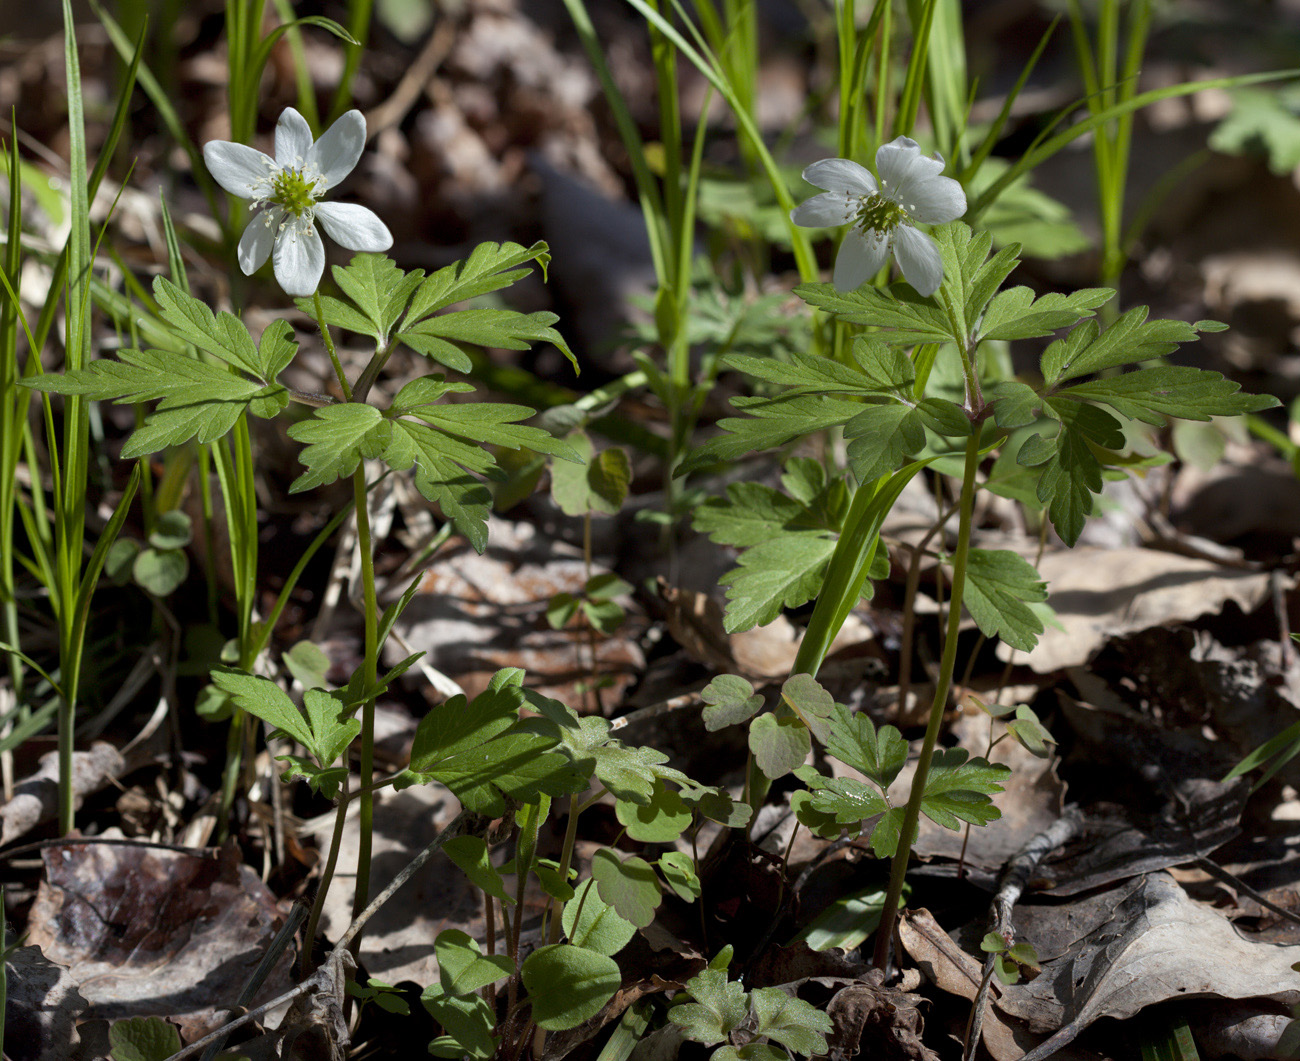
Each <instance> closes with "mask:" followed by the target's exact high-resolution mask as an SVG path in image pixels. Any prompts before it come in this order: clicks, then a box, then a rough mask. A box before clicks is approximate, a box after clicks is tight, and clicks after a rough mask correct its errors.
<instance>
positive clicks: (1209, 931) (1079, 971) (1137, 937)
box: [997, 873, 1300, 1061]
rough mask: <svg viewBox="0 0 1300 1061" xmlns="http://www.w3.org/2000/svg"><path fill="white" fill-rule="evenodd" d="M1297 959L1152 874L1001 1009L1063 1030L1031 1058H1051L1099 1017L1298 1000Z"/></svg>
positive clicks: (1009, 993) (1032, 1024) (1033, 1024)
mask: <svg viewBox="0 0 1300 1061" xmlns="http://www.w3.org/2000/svg"><path fill="white" fill-rule="evenodd" d="M1029 942H1031V943H1032V942H1033V941H1032V940H1030V941H1029ZM1297 961H1300V946H1275V945H1270V944H1265V943H1252V942H1250V941H1248V940H1245V939H1243V938H1242V937H1241V936H1240V935H1238V934H1237V931H1236V930H1235V929H1234V928H1233V927H1232V925H1231V923H1230V922H1229V921H1228V920H1227V919H1225V918H1224V917H1222V916H1221V915H1220V914H1218V913H1216V912H1215V911H1213V910H1211V909H1209V908H1208V907H1206V906H1203V905H1201V904H1200V903H1197V902H1196V901H1195V900H1193V899H1191V898H1190V897H1189V896H1188V895H1187V893H1186V892H1185V891H1183V889H1182V888H1181V887H1179V886H1178V884H1177V883H1175V882H1174V880H1173V878H1171V877H1170V876H1169V875H1168V874H1166V873H1151V874H1148V875H1147V876H1145V877H1143V878H1142V879H1141V880H1140V881H1138V882H1137V883H1136V884H1135V885H1133V886H1132V887H1131V888H1130V889H1129V890H1128V892H1127V894H1126V896H1125V897H1124V899H1123V901H1122V902H1120V903H1119V904H1118V905H1117V907H1116V908H1115V914H1114V917H1113V919H1111V920H1108V921H1107V922H1106V923H1105V924H1103V925H1101V926H1099V927H1098V928H1097V929H1096V930H1095V931H1093V932H1091V933H1089V934H1088V936H1086V937H1085V938H1083V939H1081V940H1080V941H1079V942H1078V943H1077V944H1076V945H1075V946H1073V947H1071V948H1070V949H1069V950H1068V951H1067V952H1066V953H1065V954H1064V955H1062V956H1061V957H1060V958H1058V959H1056V960H1055V961H1051V962H1045V963H1043V969H1042V972H1041V973H1040V974H1039V976H1038V977H1037V978H1036V979H1034V980H1033V981H1031V982H1029V983H1024V984H1015V985H1012V986H1010V987H1007V988H1005V989H1004V990H1003V991H1002V994H1001V997H1000V998H999V999H998V1001H997V1006H998V1008H999V1009H1001V1010H1002V1011H1003V1012H1004V1013H1008V1014H1011V1015H1012V1016H1014V1017H1018V1018H1019V1019H1021V1020H1023V1021H1025V1022H1026V1023H1027V1024H1028V1026H1029V1028H1030V1030H1032V1031H1035V1032H1037V1033H1039V1034H1042V1033H1046V1032H1054V1034H1053V1035H1052V1036H1051V1038H1049V1039H1048V1040H1047V1041H1046V1042H1044V1043H1042V1044H1041V1045H1039V1046H1038V1047H1036V1048H1035V1049H1034V1050H1032V1051H1031V1052H1030V1053H1028V1054H1026V1055H1025V1061H1030V1059H1031V1058H1032V1059H1034V1061H1045V1059H1046V1058H1049V1057H1054V1056H1057V1055H1056V1054H1055V1053H1054V1051H1055V1050H1056V1049H1059V1048H1060V1047H1063V1046H1065V1045H1066V1044H1068V1043H1069V1042H1070V1041H1071V1040H1073V1038H1074V1037H1075V1036H1076V1035H1077V1034H1078V1033H1079V1032H1081V1031H1082V1030H1083V1029H1084V1028H1086V1027H1087V1026H1088V1025H1089V1024H1091V1023H1092V1022H1093V1021H1095V1020H1097V1019H1098V1018H1099V1017H1116V1018H1118V1019H1120V1020H1124V1019H1125V1018H1128V1017H1131V1016H1133V1015H1134V1014H1136V1013H1137V1012H1138V1011H1139V1010H1142V1009H1144V1008H1145V1007H1147V1006H1153V1005H1155V1004H1157V1003H1159V1002H1164V1001H1167V1000H1169V999H1173V998H1179V999H1194V998H1202V999H1237V1000H1241V999H1253V1000H1268V1001H1271V1002H1273V1003H1275V1004H1277V1005H1278V1006H1283V1007H1289V1006H1294V1005H1296V1004H1297V1003H1300V981H1297V978H1296V975H1295V972H1294V970H1293V969H1292V968H1291V967H1292V965H1293V964H1294V963H1295V962H1297Z"/></svg>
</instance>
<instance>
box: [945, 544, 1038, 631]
mask: <svg viewBox="0 0 1300 1061" xmlns="http://www.w3.org/2000/svg"><path fill="white" fill-rule="evenodd" d="M1045 600H1047V585H1046V584H1045V583H1044V582H1043V581H1042V579H1040V578H1039V577H1038V572H1037V571H1036V570H1035V569H1034V565H1033V564H1031V563H1030V562H1029V561H1028V560H1026V559H1025V558H1024V557H1023V556H1019V555H1017V554H1016V553H1013V552H1010V551H1008V550H1006V549H971V550H970V553H969V555H968V566H967V568H966V595H965V597H964V598H963V601H964V603H965V605H966V608H967V610H968V611H969V612H970V613H971V617H972V618H973V619H974V620H975V622H976V624H977V625H978V626H979V628H980V630H981V631H983V633H984V635H985V636H986V637H1000V638H1001V639H1002V640H1003V641H1005V642H1006V643H1007V644H1008V645H1010V646H1011V647H1012V648H1018V649H1020V650H1021V651H1022V652H1029V651H1031V650H1032V649H1033V647H1034V646H1035V645H1036V644H1038V635H1039V634H1041V633H1042V632H1043V623H1042V620H1041V619H1039V617H1038V616H1037V615H1035V614H1034V612H1033V610H1032V609H1031V608H1030V607H1029V603H1030V602H1032V601H1045Z"/></svg>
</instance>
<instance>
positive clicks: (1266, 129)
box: [1210, 88, 1300, 177]
mask: <svg viewBox="0 0 1300 1061" xmlns="http://www.w3.org/2000/svg"><path fill="white" fill-rule="evenodd" d="M1230 99H1231V100H1232V110H1231V111H1229V112H1228V116H1227V117H1226V118H1224V119H1223V120H1222V121H1221V122H1220V123H1219V124H1218V126H1217V127H1216V128H1215V130H1214V131H1213V132H1212V133H1210V147H1212V148H1213V149H1214V150H1215V151H1222V152H1224V153H1225V154H1229V155H1244V154H1256V153H1261V152H1262V153H1263V155H1264V156H1265V157H1266V158H1267V159H1268V166H1269V169H1271V170H1272V171H1273V172H1274V173H1275V174H1277V175H1278V176H1279V177H1284V176H1286V175H1287V174H1289V173H1290V172H1291V171H1292V170H1294V169H1295V168H1296V166H1298V165H1300V115H1297V114H1296V95H1295V92H1294V91H1288V90H1287V88H1282V89H1274V88H1269V89H1260V88H1242V89H1238V90H1237V91H1235V92H1233V93H1232V94H1231V96H1230Z"/></svg>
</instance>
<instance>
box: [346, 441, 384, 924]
mask: <svg viewBox="0 0 1300 1061" xmlns="http://www.w3.org/2000/svg"><path fill="white" fill-rule="evenodd" d="M352 492H353V496H354V497H355V499H356V510H357V548H358V549H359V550H360V552H361V592H362V593H363V594H364V597H365V600H364V606H365V621H366V635H365V636H366V655H365V661H364V662H363V663H362V666H363V667H364V680H365V687H366V688H367V689H373V688H374V686H375V684H376V682H377V680H378V670H379V643H378V642H379V603H378V600H377V599H376V594H375V556H374V543H373V541H372V540H371V537H370V513H369V511H368V509H367V507H366V473H365V467H364V465H359V466H358V467H357V470H356V471H355V472H353V473H352ZM374 769H375V698H374V697H373V696H371V697H369V698H368V699H367V700H366V702H365V704H364V705H363V706H362V708H361V783H362V784H363V785H365V786H367V787H366V788H365V789H363V790H362V792H361V812H360V827H361V837H360V843H359V844H358V847H357V890H356V895H355V897H354V898H353V900H352V916H353V917H356V916H357V915H358V914H359V913H361V911H362V910H364V909H365V908H366V903H367V902H368V901H369V898H370V851H371V831H372V829H373V826H374V817H375V796H374V791H373V790H372V789H371V788H369V785H370V783H371V781H372V780H373V774H374Z"/></svg>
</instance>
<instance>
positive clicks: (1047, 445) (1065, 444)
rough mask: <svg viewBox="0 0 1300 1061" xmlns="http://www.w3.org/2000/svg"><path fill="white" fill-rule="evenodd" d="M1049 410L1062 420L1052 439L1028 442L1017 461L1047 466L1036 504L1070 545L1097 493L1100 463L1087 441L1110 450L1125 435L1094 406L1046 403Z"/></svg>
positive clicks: (1112, 419)
mask: <svg viewBox="0 0 1300 1061" xmlns="http://www.w3.org/2000/svg"><path fill="white" fill-rule="evenodd" d="M1047 408H1048V409H1050V411H1051V412H1052V413H1053V414H1054V415H1056V416H1058V417H1060V418H1061V421H1062V422H1061V428H1060V430H1059V431H1058V432H1057V435H1056V437H1055V439H1051V440H1048V439H1044V438H1042V436H1036V437H1034V438H1030V439H1029V440H1027V441H1026V442H1025V444H1024V445H1023V446H1021V448H1020V454H1019V456H1018V458H1017V459H1018V461H1019V463H1021V464H1022V465H1030V466H1032V465H1034V464H1036V463H1044V462H1045V464H1044V467H1043V471H1042V473H1041V475H1040V477H1039V480H1038V491H1037V492H1038V500H1039V501H1041V502H1042V503H1043V504H1044V505H1046V506H1047V507H1048V515H1049V516H1050V517H1051V520H1052V524H1053V526H1055V527H1056V532H1057V533H1058V534H1059V535H1060V536H1061V539H1062V540H1063V541H1064V542H1065V544H1066V545H1073V544H1074V543H1075V542H1076V541H1078V540H1079V535H1080V534H1081V533H1082V532H1083V525H1084V523H1085V521H1086V520H1087V518H1088V516H1089V515H1091V513H1092V495H1093V494H1095V493H1099V492H1100V491H1101V483H1102V478H1101V470H1102V469H1101V462H1100V461H1099V460H1098V459H1097V456H1096V454H1094V453H1093V451H1092V448H1091V446H1090V445H1089V442H1090V441H1091V442H1094V443H1096V444H1097V445H1100V446H1103V447H1105V448H1107V449H1112V448H1115V447H1118V446H1121V445H1123V442H1124V435H1123V432H1122V431H1121V430H1120V426H1119V422H1118V421H1117V420H1116V419H1115V418H1114V417H1113V416H1111V415H1110V414H1109V413H1107V412H1106V411H1105V410H1102V409H1098V408H1097V407H1095V406H1092V405H1083V404H1079V403H1077V402H1070V401H1068V400H1061V401H1058V400H1056V399H1048V401H1047Z"/></svg>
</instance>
